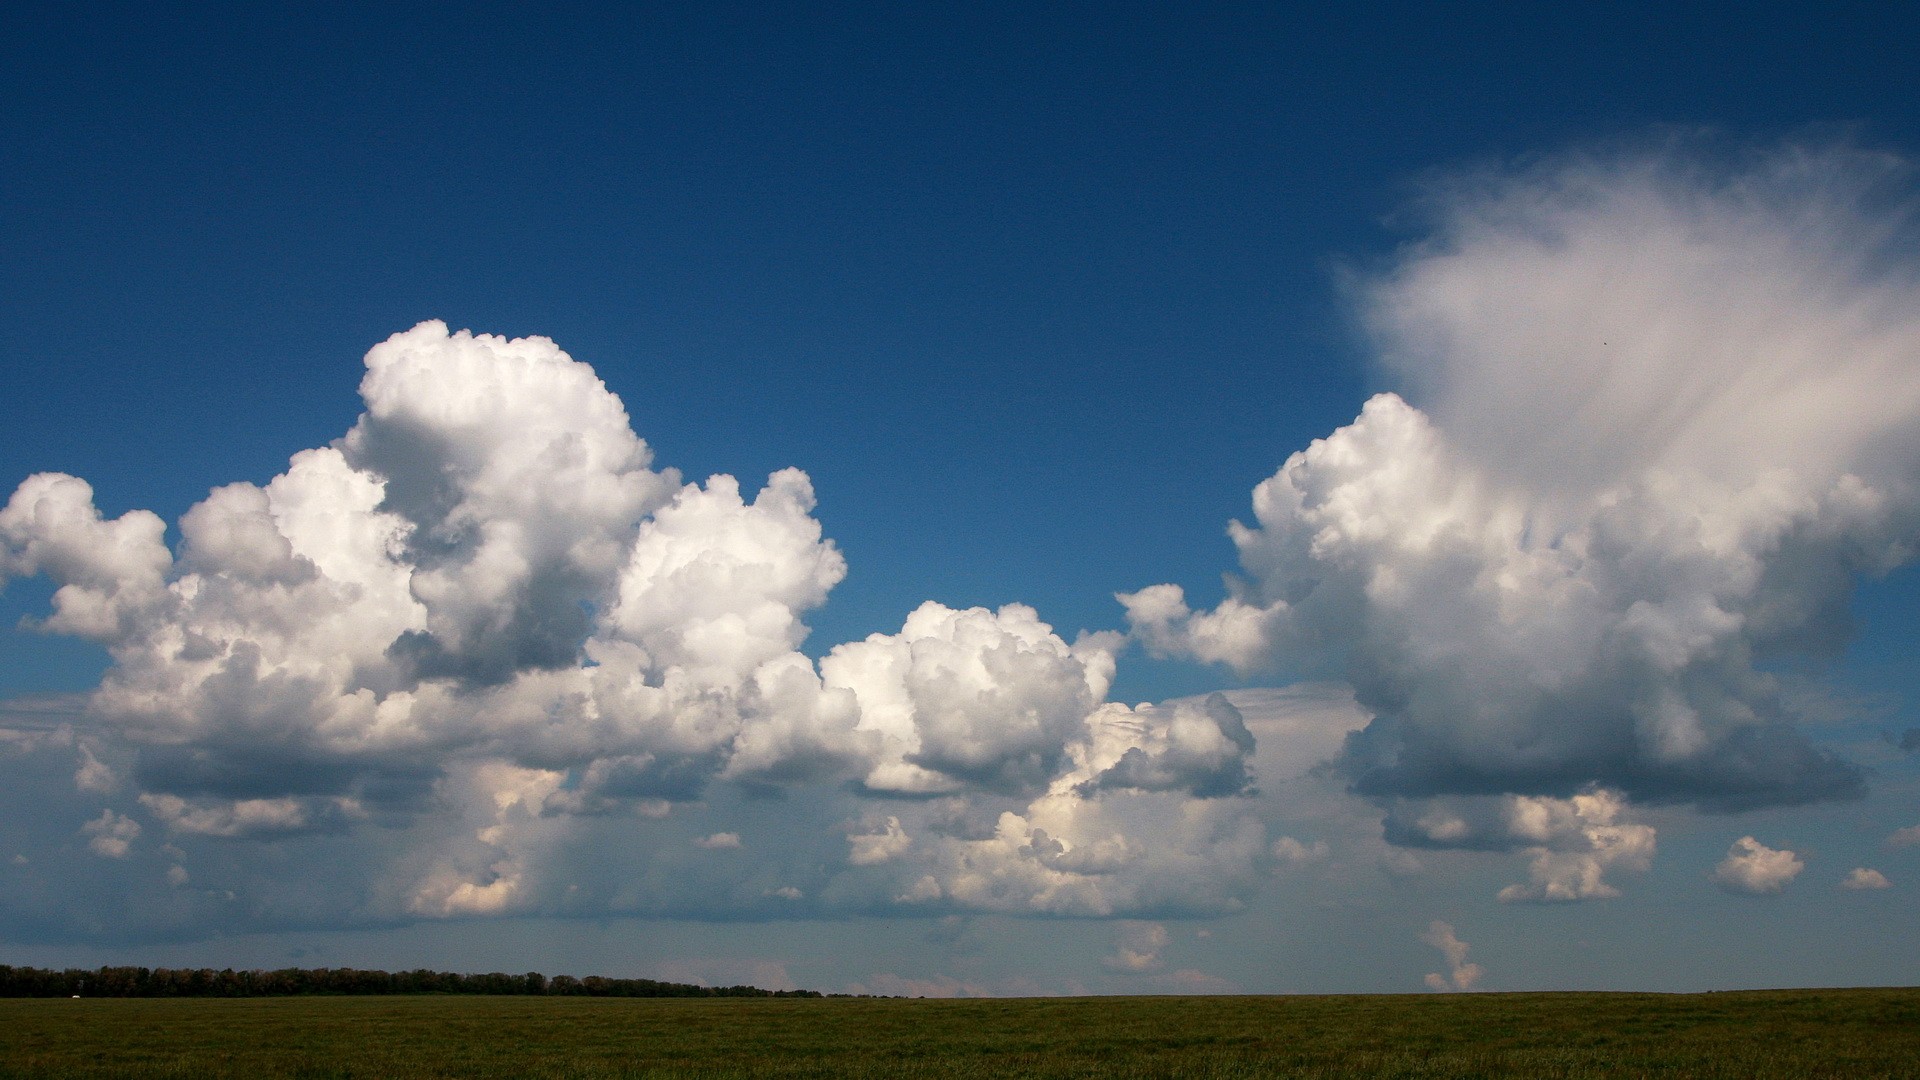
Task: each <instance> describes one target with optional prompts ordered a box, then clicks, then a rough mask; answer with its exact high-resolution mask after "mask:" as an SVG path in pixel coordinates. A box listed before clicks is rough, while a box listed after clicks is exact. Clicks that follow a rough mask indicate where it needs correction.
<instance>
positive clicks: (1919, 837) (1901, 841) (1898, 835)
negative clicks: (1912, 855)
mask: <svg viewBox="0 0 1920 1080" xmlns="http://www.w3.org/2000/svg"><path fill="white" fill-rule="evenodd" d="M1916 844H1920V825H1909V826H1907V827H1906V828H1904V829H1895V830H1893V832H1892V833H1890V834H1888V836H1887V846H1888V847H1895V848H1903V847H1913V846H1915V845H1916Z"/></svg>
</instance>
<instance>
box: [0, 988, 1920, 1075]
mask: <svg viewBox="0 0 1920 1080" xmlns="http://www.w3.org/2000/svg"><path fill="white" fill-rule="evenodd" d="M1916 1074H1920V990H1911V989H1903V990H1816V991H1768V992H1753V993H1725V994H1698V995H1659V994H1481V995H1457V996H1440V995H1426V996H1345V997H1237V998H1233V997H1228V998H1203V997H1162V998H1074V999H1024V1000H990V1001H908V1000H874V999H827V1000H764V999H761V1000H753V999H748V1000H737V999H736V1000H728V999H709V1000H619V999H605V998H534V997H456V996H417V997H412V996H409V997H291V998H243V999H215V998H199V999H121V1000H109V999H85V1000H80V1001H73V1000H67V999H19V998H15V999H4V1000H0V1076H6V1077H14V1076H19V1077H69V1076H71V1077H109V1076H112V1077H139V1078H149V1077H178V1078H181V1080H186V1078H189V1077H191V1078H196V1080H197V1078H202V1077H260V1076H291V1077H316V1078H317V1077H456V1076H457V1077H522V1076H527V1077H581V1078H587V1077H628V1076H631V1077H715V1078H718V1077H736V1076H802V1077H842V1076H847V1077H876V1078H877V1077H926V1078H934V1077H941V1078H948V1077H954V1078H970V1077H1081V1076H1122V1077H1238V1076H1303V1077H1346V1076H1367V1077H1423V1078H1424V1077H1504V1076H1511V1077H1522V1076H1524V1077H1589V1076H1633V1077H1727V1078H1733V1077H1742V1078H1745V1077H1847V1078H1860V1077H1876V1076H1877V1077H1894V1076H1914V1075H1916Z"/></svg>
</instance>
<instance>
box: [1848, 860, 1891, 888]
mask: <svg viewBox="0 0 1920 1080" xmlns="http://www.w3.org/2000/svg"><path fill="white" fill-rule="evenodd" d="M1840 887H1841V888H1843V889H1852V890H1854V891H1859V890H1862V889H1891V888H1893V882H1891V881H1888V880H1887V875H1885V874H1883V873H1881V872H1880V871H1878V870H1873V869H1869V868H1867V867H1864V866H1856V867H1854V868H1853V870H1852V872H1851V873H1849V874H1848V875H1847V876H1846V878H1845V879H1843V880H1842V881H1841V882H1840Z"/></svg>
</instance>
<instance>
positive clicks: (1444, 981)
mask: <svg viewBox="0 0 1920 1080" xmlns="http://www.w3.org/2000/svg"><path fill="white" fill-rule="evenodd" d="M1420 940H1421V941H1424V942H1426V943H1427V944H1429V945H1431V946H1433V947H1434V948H1436V949H1439V950H1440V954H1441V955H1442V956H1444V957H1446V958H1447V971H1446V973H1445V974H1444V975H1443V974H1441V973H1440V972H1437V971H1436V972H1429V973H1428V975H1427V977H1426V984H1427V986H1428V988H1429V989H1433V990H1471V989H1473V988H1474V986H1475V985H1476V984H1478V983H1479V982H1480V977H1481V976H1482V975H1485V974H1486V970H1485V969H1484V968H1482V967H1481V966H1480V965H1479V964H1474V963H1469V962H1468V961H1467V943H1466V942H1464V941H1461V940H1460V937H1459V935H1457V934H1455V933H1454V930H1453V925H1452V924H1451V923H1446V922H1442V921H1441V920H1439V919H1435V920H1433V922H1432V923H1430V924H1429V925H1428V926H1427V932H1426V933H1424V934H1421V935H1420Z"/></svg>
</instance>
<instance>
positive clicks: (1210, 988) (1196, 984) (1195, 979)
mask: <svg viewBox="0 0 1920 1080" xmlns="http://www.w3.org/2000/svg"><path fill="white" fill-rule="evenodd" d="M1153 981H1154V982H1155V983H1158V984H1159V985H1161V986H1164V987H1166V988H1167V992H1168V993H1172V994H1238V993H1240V992H1241V991H1240V987H1239V985H1238V984H1236V983H1233V982H1231V981H1229V980H1227V979H1223V978H1221V977H1220V976H1218V975H1210V974H1208V973H1207V972H1204V971H1201V970H1199V969H1198V968H1181V969H1180V970H1179V971H1174V972H1169V973H1167V974H1165V975H1156V976H1154V979H1153Z"/></svg>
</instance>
